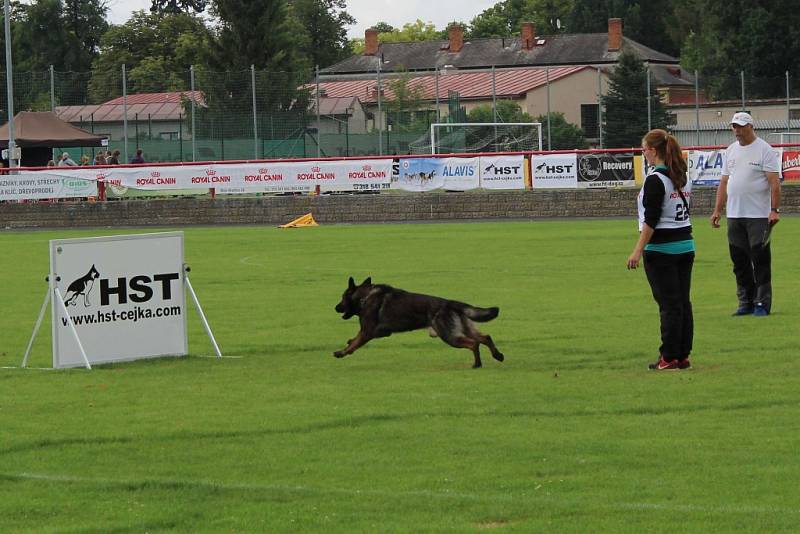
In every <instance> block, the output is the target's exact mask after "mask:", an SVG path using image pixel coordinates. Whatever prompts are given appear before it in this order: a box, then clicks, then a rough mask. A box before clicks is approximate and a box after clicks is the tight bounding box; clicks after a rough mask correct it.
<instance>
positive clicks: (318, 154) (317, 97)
mask: <svg viewBox="0 0 800 534" xmlns="http://www.w3.org/2000/svg"><path fill="white" fill-rule="evenodd" d="M314 79H315V80H316V82H317V95H316V100H317V103H316V108H317V159H319V157H320V156H321V155H322V147H321V146H320V140H321V139H322V135H321V133H320V130H321V126H322V123H321V122H320V112H319V65H317V66H316V67H315V68H314Z"/></svg>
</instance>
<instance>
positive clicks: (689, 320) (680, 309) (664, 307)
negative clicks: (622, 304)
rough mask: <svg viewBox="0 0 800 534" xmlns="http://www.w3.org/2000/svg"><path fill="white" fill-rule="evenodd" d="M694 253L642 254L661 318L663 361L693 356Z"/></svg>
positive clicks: (646, 252) (661, 352)
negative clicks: (691, 295)
mask: <svg viewBox="0 0 800 534" xmlns="http://www.w3.org/2000/svg"><path fill="white" fill-rule="evenodd" d="M693 265H694V252H687V253H684V254H664V253H661V252H651V251H645V253H644V270H645V273H647V281H648V282H650V289H651V290H652V291H653V298H654V299H655V300H656V302H657V303H658V310H659V313H660V315H661V347H660V349H659V352H660V354H661V357H663V358H664V360H666V361H668V362H669V361H673V360H682V359H684V358H688V357H689V354H690V353H691V352H692V338H693V337H694V318H693V317H692V302H691V299H690V296H689V294H690V292H691V286H692V266H693Z"/></svg>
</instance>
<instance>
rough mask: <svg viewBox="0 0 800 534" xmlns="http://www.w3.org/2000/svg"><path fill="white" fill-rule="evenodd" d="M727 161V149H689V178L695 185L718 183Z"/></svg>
mask: <svg viewBox="0 0 800 534" xmlns="http://www.w3.org/2000/svg"><path fill="white" fill-rule="evenodd" d="M724 162H725V150H722V149H721V150H712V151H704V150H689V152H688V157H687V162H686V163H687V165H688V167H689V179H690V180H691V181H692V183H693V184H694V185H718V184H719V179H720V177H721V176H722V165H723V163H724Z"/></svg>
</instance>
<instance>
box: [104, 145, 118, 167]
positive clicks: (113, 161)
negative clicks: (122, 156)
mask: <svg viewBox="0 0 800 534" xmlns="http://www.w3.org/2000/svg"><path fill="white" fill-rule="evenodd" d="M106 163H107V164H108V165H119V149H116V150H114V152H112V153H111V156H109V158H108V159H107V160H106Z"/></svg>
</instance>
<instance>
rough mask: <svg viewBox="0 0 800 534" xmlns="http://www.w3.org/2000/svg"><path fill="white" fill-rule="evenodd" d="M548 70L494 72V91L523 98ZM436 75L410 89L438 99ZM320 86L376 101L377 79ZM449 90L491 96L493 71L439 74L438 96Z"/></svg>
mask: <svg viewBox="0 0 800 534" xmlns="http://www.w3.org/2000/svg"><path fill="white" fill-rule="evenodd" d="M588 68H592V67H588V66H586V65H580V66H575V67H555V68H551V69H550V72H549V77H550V81H551V82H552V81H555V80H558V79H560V78H564V77H566V76H569V75H571V74H574V73H576V72H578V71H581V70H583V69H588ZM547 77H548V73H547V70H546V69H502V70H496V71H495V83H494V85H495V91H496V94H497V96H498V97H501V98H502V97H506V98H508V97H521V96H523V95H524V94H525V93H527V92H528V91H530V90H532V89H535V88H537V87H541V86H543V85H545V84H546V83H547ZM392 79H397V78H396V77H395V78H388V77H387V78H385V79H384V80H383V87H384V89H383V97H384V98H385V99H387V100H391V99H393V98H394V93H393V91H392V90H391V85H390V83H389V82H390V81H391V80H392ZM435 86H436V76H435V75H434V74H425V75H422V76H413V77H412V78H411V80H410V81H409V89H413V88H416V87H421V88H422V95H423V96H422V98H423V99H424V100H435V99H436V94H435V91H436V89H435ZM307 87H309V88H313V87H314V85H308V86H307ZM320 89H322V90H323V91H324V92H325V96H326V97H329V98H343V97H351V96H357V97H358V98H359V99H360V100H361V101H362V102H365V103H374V102H377V100H378V98H377V92H376V80H375V79H371V80H369V79H368V80H363V79H362V80H335V81H321V82H320ZM449 91H456V92H457V93H458V94H459V95H460V97H461V98H473V99H477V98H491V97H492V73H491V71H479V72H475V71H468V72H464V71H456V72H447V73H445V72H440V73H439V98H440V99H446V98H447V94H448V92H449Z"/></svg>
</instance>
